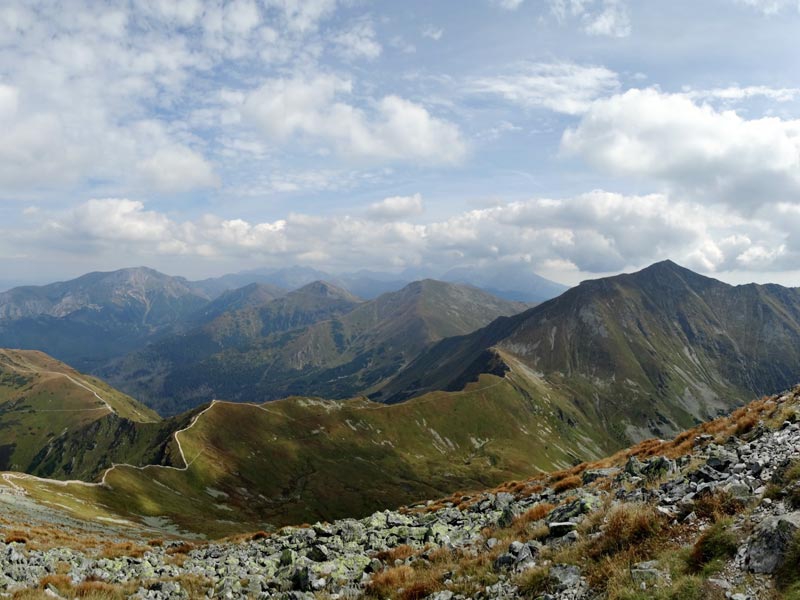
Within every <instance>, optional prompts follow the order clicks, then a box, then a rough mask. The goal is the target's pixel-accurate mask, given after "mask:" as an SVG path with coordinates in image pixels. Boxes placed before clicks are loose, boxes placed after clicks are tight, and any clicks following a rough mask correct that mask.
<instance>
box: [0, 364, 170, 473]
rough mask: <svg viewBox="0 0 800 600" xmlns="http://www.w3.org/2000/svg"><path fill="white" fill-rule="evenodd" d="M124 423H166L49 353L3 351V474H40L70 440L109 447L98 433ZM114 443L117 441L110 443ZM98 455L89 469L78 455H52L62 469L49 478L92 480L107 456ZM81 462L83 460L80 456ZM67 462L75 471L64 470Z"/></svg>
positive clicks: (0, 454) (0, 382) (90, 459)
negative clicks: (59, 445) (55, 445)
mask: <svg viewBox="0 0 800 600" xmlns="http://www.w3.org/2000/svg"><path fill="white" fill-rule="evenodd" d="M95 394H97V396H100V398H102V400H101V399H100V398H98V397H97V396H96V395H95ZM103 400H105V401H106V402H107V403H108V405H107V404H106V402H104V401H103ZM109 406H110V407H111V408H112V409H113V410H114V413H112V412H111V411H110V410H109V408H108V407H109ZM121 420H125V421H127V422H129V423H130V424H131V426H132V427H135V426H137V425H139V424H141V425H145V424H148V423H153V424H157V423H158V422H159V421H160V419H159V417H158V415H156V414H155V413H154V412H153V411H151V410H150V409H148V408H146V407H144V406H142V405H140V404H139V403H137V402H136V401H135V400H133V399H132V398H129V397H128V396H125V395H124V394H122V393H120V392H118V391H117V390H114V389H113V388H111V387H110V386H108V385H106V384H105V383H103V382H101V381H100V380H97V379H95V378H91V377H86V376H84V375H81V374H80V373H78V372H77V371H75V370H73V369H71V368H70V367H68V366H67V365H65V364H63V363H60V362H58V361H56V360H55V359H53V358H51V357H49V356H47V355H46V354H43V353H41V352H35V351H23V350H1V349H0V449H2V451H0V470H17V471H26V472H37V465H38V464H40V463H41V462H42V461H41V457H42V456H44V455H45V454H48V448H49V447H50V445H51V444H53V443H56V442H60V441H62V440H66V439H68V438H70V437H73V438H75V439H81V441H82V444H83V445H84V446H89V445H91V444H97V443H98V442H99V446H103V443H102V441H101V440H98V439H97V438H98V436H97V434H96V431H94V429H102V428H103V427H107V426H108V423H118V422H120V421H121ZM93 427H94V429H92V428H93ZM87 429H92V434H91V435H87V434H86V431H87ZM141 437H142V438H145V437H147V436H141ZM146 444H147V442H144V441H143V445H146ZM110 445H112V441H109V443H108V444H106V446H110ZM78 454H81V453H80V452H79V453H78ZM96 454H97V456H92V457H88V464H87V465H86V468H84V467H83V466H76V465H75V458H76V455H75V454H71V455H69V456H56V455H54V454H52V453H49V456H48V460H49V461H50V462H51V463H52V462H53V459H54V458H58V459H59V460H60V461H61V462H60V465H59V466H58V467H57V466H55V465H52V464H51V467H52V470H51V472H49V473H46V474H48V475H49V474H57V475H61V476H64V477H66V476H71V477H86V476H91V475H92V474H94V472H96V469H97V464H98V460H96V459H99V458H101V457H100V456H99V453H96ZM77 458H78V462H80V456H78V457H77ZM67 464H69V465H70V466H69V467H68V468H69V472H63V471H61V472H59V471H60V467H63V466H65V465H67Z"/></svg>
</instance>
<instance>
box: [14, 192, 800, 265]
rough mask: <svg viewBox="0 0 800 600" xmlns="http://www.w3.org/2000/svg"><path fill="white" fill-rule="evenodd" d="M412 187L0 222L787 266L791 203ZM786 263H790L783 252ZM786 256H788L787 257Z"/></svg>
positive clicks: (540, 257) (242, 248) (56, 230)
mask: <svg viewBox="0 0 800 600" xmlns="http://www.w3.org/2000/svg"><path fill="white" fill-rule="evenodd" d="M421 210H422V199H421V197H419V196H418V195H414V196H409V197H399V198H387V199H385V200H383V201H380V202H376V203H374V204H373V205H371V206H370V207H369V208H368V210H367V212H366V213H365V216H364V217H363V218H360V217H357V216H346V215H345V216H319V215H317V216H314V215H308V214H300V213H290V214H288V215H286V216H284V217H282V218H278V219H275V220H271V221H263V222H252V221H248V220H245V219H241V218H221V217H218V216H214V215H206V216H204V217H201V218H199V219H196V220H193V221H182V222H181V221H177V220H175V219H173V218H171V217H169V216H167V215H166V214H164V213H161V212H159V211H155V210H149V209H148V208H147V207H146V206H145V205H144V204H143V203H142V202H139V201H134V200H128V199H97V200H90V201H88V202H86V203H84V204H81V205H79V206H76V207H75V208H73V209H71V210H69V211H67V212H65V213H56V214H53V213H49V214H48V213H47V212H46V211H37V212H36V213H32V214H30V215H29V216H28V219H29V220H31V227H29V228H27V230H26V232H25V234H24V235H22V233H14V232H10V231H9V232H3V234H4V235H3V239H5V240H6V243H7V244H9V245H13V247H14V248H15V249H17V250H23V249H24V250H30V249H35V247H36V245H37V244H42V245H47V246H49V247H53V246H55V247H58V248H59V251H60V252H62V253H69V252H76V253H77V252H86V251H88V250H91V251H92V252H95V253H97V254H98V256H102V257H105V256H107V255H111V256H113V255H114V253H123V254H124V256H125V257H126V261H128V262H130V260H131V257H132V256H137V257H141V258H142V260H143V261H147V259H148V257H153V256H156V257H165V256H176V255H177V256H184V257H191V256H194V257H204V258H213V259H217V260H231V261H239V263H240V264H244V262H242V261H245V262H247V263H249V264H285V263H286V262H290V263H292V262H294V263H301V264H302V263H305V264H312V263H313V264H316V265H318V266H321V267H324V268H334V269H335V268H354V267H356V268H364V267H370V268H390V267H406V266H414V265H426V266H427V267H430V268H442V269H446V268H451V267H455V266H461V265H471V264H473V265H474V264H493V263H495V262H498V261H499V262H502V263H513V262H525V263H527V264H530V265H532V266H534V267H538V268H548V267H549V266H552V265H554V264H558V265H560V268H563V269H564V270H576V271H582V272H596V273H606V272H610V271H615V270H620V269H624V268H629V267H632V266H643V265H646V264H648V263H650V262H653V261H655V260H660V259H663V258H672V259H675V260H678V261H679V262H682V263H684V264H686V265H687V266H689V267H693V268H697V269H701V270H703V271H706V272H713V271H728V270H745V271H746V270H756V269H779V268H796V264H797V263H796V261H797V259H798V257H799V256H800V244H798V243H797V242H796V241H795V240H794V237H795V236H794V231H795V228H796V227H797V226H800V210H798V208H797V205H796V204H784V205H781V206H780V207H779V208H775V207H773V208H772V210H770V211H768V212H765V213H763V214H758V215H756V216H753V217H749V218H745V217H737V216H735V215H732V214H731V213H729V212H726V211H724V210H723V209H722V208H720V207H718V206H704V205H702V204H699V203H695V202H691V201H686V200H681V201H676V200H674V199H670V198H669V197H668V196H667V195H665V194H650V195H644V196H637V195H623V194H616V193H610V192H605V191H601V190H598V191H594V192H590V193H586V194H580V195H577V196H574V197H569V198H533V199H530V200H525V201H518V202H513V203H508V204H501V205H497V206H493V207H488V208H484V209H479V210H470V211H466V212H462V213H459V214H455V215H453V216H451V217H449V218H446V219H443V220H435V221H430V222H424V223H419V222H416V223H411V222H409V221H408V220H406V219H407V218H408V217H412V216H416V215H419V213H420V212H421ZM793 261H794V262H793ZM791 265H795V266H794V267H792V266H791Z"/></svg>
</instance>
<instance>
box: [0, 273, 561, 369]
mask: <svg viewBox="0 0 800 600" xmlns="http://www.w3.org/2000/svg"><path fill="white" fill-rule="evenodd" d="M478 279H480V278H479V277H477V275H476V281H477V280H478ZM314 281H326V282H329V283H331V284H332V285H334V286H335V287H338V288H341V289H342V290H345V291H347V292H349V293H350V294H351V295H352V296H354V297H357V298H361V299H368V300H369V299H374V298H376V297H378V296H380V295H382V294H384V293H389V292H394V291H398V290H400V289H401V288H402V287H404V286H406V285H408V284H409V283H411V280H409V279H406V278H405V277H404V276H397V275H393V274H387V273H377V272H370V271H360V272H357V273H352V274H343V275H338V276H334V275H330V274H328V273H324V272H322V271H317V270H314V269H310V268H304V267H290V268H284V269H269V270H256V271H249V272H242V273H236V274H229V275H223V276H221V277H216V278H211V279H205V280H201V281H189V280H187V279H185V278H182V277H172V276H169V275H164V274H163V273H159V272H158V271H154V270H153V269H149V268H146V267H138V268H131V269H121V270H119V271H112V272H107V273H101V272H95V273H89V274H86V275H83V276H81V277H79V278H77V279H74V280H70V281H66V282H58V283H53V284H49V285H44V286H23V287H16V288H13V289H10V290H8V291H5V292H0V346H5V347H13V348H27V349H35V350H41V351H43V352H47V353H48V354H51V355H52V356H55V357H57V358H59V359H61V360H64V361H66V362H68V363H69V364H71V365H73V366H75V367H77V368H80V369H82V370H85V371H98V370H99V369H100V368H101V367H103V366H104V365H106V364H107V363H108V362H110V361H111V360H114V359H117V358H120V357H122V356H125V355H127V354H129V353H131V352H135V351H137V350H140V349H142V348H143V347H145V346H146V345H147V344H148V343H149V342H152V341H155V340H157V339H159V338H160V337H162V336H164V335H166V334H175V333H178V332H182V331H186V330H189V329H192V328H195V327H198V326H200V325H202V324H203V323H205V322H207V321H210V320H213V319H214V318H216V317H218V316H221V315H222V314H223V313H225V312H229V311H234V310H237V309H240V308H243V307H244V306H245V304H248V303H249V304H250V305H253V304H264V303H265V302H268V301H270V300H274V299H276V298H278V297H280V296H283V295H285V294H287V293H288V292H290V291H294V290H296V289H299V288H301V287H303V286H305V285H307V284H309V283H312V282H314ZM542 282H544V283H542ZM542 282H539V283H537V286H538V287H537V286H534V288H535V289H534V288H531V290H529V291H530V294H528V295H524V294H523V296H525V300H526V301H528V302H531V301H533V302H536V301H541V300H542V299H545V298H549V297H552V296H554V295H556V294H558V293H560V292H561V291H563V289H566V288H564V287H563V286H560V285H558V284H554V283H552V282H547V280H542ZM540 284H541V285H540ZM253 286H256V287H253Z"/></svg>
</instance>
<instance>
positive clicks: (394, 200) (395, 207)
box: [367, 194, 424, 221]
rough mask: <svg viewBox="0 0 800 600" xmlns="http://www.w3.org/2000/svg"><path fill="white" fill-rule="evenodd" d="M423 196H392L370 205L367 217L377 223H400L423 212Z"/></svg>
mask: <svg viewBox="0 0 800 600" xmlns="http://www.w3.org/2000/svg"><path fill="white" fill-rule="evenodd" d="M423 210H424V209H423V206H422V196H421V195H420V194H414V195H413V196H392V197H391V198H385V199H383V200H381V201H380V202H375V203H373V204H370V206H369V208H367V216H368V217H369V218H371V219H375V220H377V221H399V220H401V219H407V218H408V217H414V216H416V215H420V214H422V212H423Z"/></svg>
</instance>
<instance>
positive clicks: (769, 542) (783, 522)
mask: <svg viewBox="0 0 800 600" xmlns="http://www.w3.org/2000/svg"><path fill="white" fill-rule="evenodd" d="M799 531H800V512H793V513H788V514H785V515H778V516H776V517H768V518H766V519H764V520H763V521H762V522H761V523H760V524H759V525H758V526H757V527H756V529H755V531H754V532H753V535H752V536H750V539H749V540H748V542H747V549H746V558H745V561H746V564H747V568H748V569H749V570H750V571H752V572H753V573H774V572H775V571H777V570H778V568H780V567H781V565H783V562H784V560H785V559H786V552H787V551H788V550H789V547H790V546H791V545H792V543H793V542H794V540H795V538H796V537H797V535H798V532H799Z"/></svg>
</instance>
